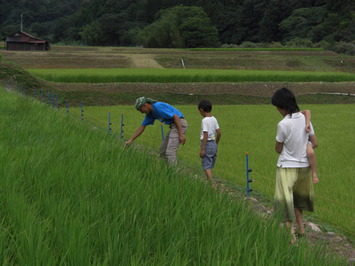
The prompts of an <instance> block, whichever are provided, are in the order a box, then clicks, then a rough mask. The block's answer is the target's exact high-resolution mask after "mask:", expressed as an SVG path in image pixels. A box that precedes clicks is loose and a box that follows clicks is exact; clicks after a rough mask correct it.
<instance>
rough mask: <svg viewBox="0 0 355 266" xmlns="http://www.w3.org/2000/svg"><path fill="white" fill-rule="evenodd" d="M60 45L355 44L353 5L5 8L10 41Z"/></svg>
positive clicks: (309, 0) (2, 32)
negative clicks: (22, 38) (20, 37)
mask: <svg viewBox="0 0 355 266" xmlns="http://www.w3.org/2000/svg"><path fill="white" fill-rule="evenodd" d="M21 16H22V19H23V22H22V25H23V31H25V32H27V33H30V34H32V35H34V36H37V37H40V38H43V39H46V40H48V41H50V42H52V43H64V44H83V45H103V46H141V45H143V46H144V47H172V48H192V47H218V46H220V45H227V44H235V45H240V44H242V43H245V42H252V43H274V42H277V43H280V44H285V43H290V42H292V41H295V40H302V41H303V42H308V43H311V44H316V43H321V42H327V43H335V42H344V43H352V45H355V44H354V40H355V19H354V18H355V1H353V0H11V1H8V0H0V25H1V26H0V36H1V37H2V39H4V38H6V36H8V35H10V34H13V33H15V32H17V31H19V30H20V24H21Z"/></svg>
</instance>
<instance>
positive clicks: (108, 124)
mask: <svg viewBox="0 0 355 266" xmlns="http://www.w3.org/2000/svg"><path fill="white" fill-rule="evenodd" d="M111 124H112V123H111V121H110V112H108V122H107V132H108V133H111Z"/></svg>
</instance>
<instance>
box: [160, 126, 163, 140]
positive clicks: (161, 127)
mask: <svg viewBox="0 0 355 266" xmlns="http://www.w3.org/2000/svg"><path fill="white" fill-rule="evenodd" d="M160 129H161V139H162V140H164V128H163V124H162V123H160Z"/></svg>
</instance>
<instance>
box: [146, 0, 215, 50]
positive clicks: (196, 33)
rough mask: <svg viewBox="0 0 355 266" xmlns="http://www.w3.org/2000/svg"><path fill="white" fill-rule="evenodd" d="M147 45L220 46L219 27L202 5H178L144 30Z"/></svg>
mask: <svg viewBox="0 0 355 266" xmlns="http://www.w3.org/2000/svg"><path fill="white" fill-rule="evenodd" d="M142 40H143V45H144V46H145V47H172V48H192V47H213V46H218V37H217V29H216V28H215V27H213V26H212V24H211V21H210V19H209V18H208V16H207V14H206V13H205V12H204V11H203V9H202V8H200V7H195V6H189V7H186V6H176V7H173V8H170V9H167V10H165V11H164V12H162V13H161V17H160V18H159V19H158V20H157V21H156V22H154V23H153V24H151V25H150V26H148V27H146V28H145V29H144V30H143V32H142Z"/></svg>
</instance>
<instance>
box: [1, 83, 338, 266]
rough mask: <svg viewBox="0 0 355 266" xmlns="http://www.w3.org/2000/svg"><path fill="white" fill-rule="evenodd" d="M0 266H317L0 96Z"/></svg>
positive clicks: (217, 202)
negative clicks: (290, 265)
mask: <svg viewBox="0 0 355 266" xmlns="http://www.w3.org/2000/svg"><path fill="white" fill-rule="evenodd" d="M0 112H1V114H2V119H1V120H0V131H1V132H0V140H1V142H0V181H1V193H0V206H1V208H0V225H1V227H0V228H1V229H0V261H1V263H2V264H3V265H118V264H120V265H187V264H193V265H194V264H196V265H288V264H293V265H303V264H307V265H325V264H332V265H333V264H340V263H341V261H337V260H336V259H335V258H334V257H327V256H323V255H324V254H323V253H322V251H321V247H319V248H316V249H315V248H309V247H308V246H307V244H306V243H305V242H301V243H300V246H298V247H294V246H289V245H288V241H289V239H288V236H287V235H286V234H285V233H284V231H283V230H281V231H280V230H279V228H278V223H277V220H263V219H260V218H259V217H258V216H257V215H255V214H253V213H252V212H251V211H250V209H249V207H248V204H246V203H243V202H241V201H232V200H231V198H230V197H229V196H227V195H224V194H218V193H215V191H214V190H212V189H210V188H209V186H206V185H205V184H204V183H202V182H200V181H199V180H195V179H193V178H191V177H190V176H184V175H182V174H179V173H177V171H176V169H174V168H169V167H166V166H165V164H164V163H163V162H161V161H159V160H155V159H154V158H152V157H151V156H149V155H146V154H145V153H143V152H137V151H135V150H133V149H123V147H122V143H120V141H119V140H118V139H117V138H116V137H115V136H114V135H112V134H111V135H110V134H106V133H105V132H103V131H101V130H99V129H97V128H96V129H95V128H93V127H92V125H91V124H89V123H86V122H85V121H81V120H79V119H77V118H76V117H73V116H72V115H67V114H65V113H64V112H60V111H56V110H54V109H52V108H51V107H48V106H45V105H42V104H40V103H39V102H35V101H34V100H31V99H26V98H23V97H21V96H19V95H15V94H11V93H8V92H6V91H4V90H0Z"/></svg>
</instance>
